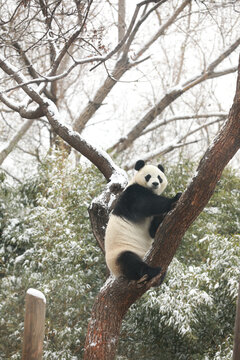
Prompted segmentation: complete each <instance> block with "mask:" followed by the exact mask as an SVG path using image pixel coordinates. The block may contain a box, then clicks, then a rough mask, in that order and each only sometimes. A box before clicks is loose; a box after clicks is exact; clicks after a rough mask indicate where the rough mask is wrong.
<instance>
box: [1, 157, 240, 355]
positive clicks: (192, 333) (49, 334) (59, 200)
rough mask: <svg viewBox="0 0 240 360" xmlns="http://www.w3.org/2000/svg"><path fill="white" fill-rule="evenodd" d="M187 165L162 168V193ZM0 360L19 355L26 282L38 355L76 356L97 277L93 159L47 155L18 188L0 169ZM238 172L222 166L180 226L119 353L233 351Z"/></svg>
mask: <svg viewBox="0 0 240 360" xmlns="http://www.w3.org/2000/svg"><path fill="white" fill-rule="evenodd" d="M193 173H194V164H191V163H189V162H187V163H179V164H178V165H177V166H174V167H172V168H170V169H169V170H168V171H167V176H168V179H169V186H168V189H167V192H166V194H167V195H174V194H175V193H176V192H178V191H184V189H185V187H186V186H187V183H188V181H189V179H191V177H192V174H193ZM0 185H1V188H0V240H1V243H0V267H1V269H0V276H1V282H0V338H1V342H0V359H1V360H3V359H4V360H5V359H11V360H14V359H20V358H21V355H20V354H21V346H22V333H23V319H24V298H25V294H26V291H27V289H28V288H30V287H33V288H36V289H38V290H41V291H43V292H44V294H45V295H46V298H47V316H46V336H45V343H44V359H49V360H53V359H58V360H59V359H64V360H65V359H71V360H75V359H81V358H82V349H83V346H84V338H85V333H86V327H87V323H88V318H89V316H90V312H91V307H92V304H93V301H94V299H95V297H96V295H97V293H98V291H99V289H100V287H101V286H102V285H103V282H104V278H105V274H106V273H105V263H104V258H103V255H102V253H101V251H100V250H99V248H98V246H97V244H96V241H95V239H94V238H93V236H92V232H91V228H90V224H89V217H88V212H87V207H88V205H89V204H90V202H91V200H92V199H93V198H94V197H95V196H96V195H97V194H98V193H100V191H101V189H102V177H101V176H100V174H99V173H98V172H97V171H96V170H95V169H94V168H92V167H86V168H84V167H79V168H77V169H71V167H70V165H69V163H68V160H66V159H65V158H64V156H62V155H61V154H53V155H52V156H49V157H48V158H47V159H46V161H45V162H44V164H42V166H41V167H40V169H39V172H38V175H37V176H35V177H34V178H32V179H29V180H28V181H27V182H25V183H24V184H23V185H21V186H20V187H18V188H15V189H13V188H10V187H8V186H7V185H6V184H5V181H4V177H1V176H0ZM239 185H240V180H239V178H238V177H237V176H236V175H235V174H234V173H233V172H231V171H229V170H226V171H225V173H224V175H223V177H222V179H221V180H220V182H219V184H218V186H217V188H216V191H215V194H214V196H213V198H212V199H211V200H210V202H209V205H208V207H207V208H206V209H204V211H203V212H202V214H201V215H200V216H199V218H198V219H197V220H196V221H195V223H194V224H193V225H192V226H191V228H190V229H189V231H188V232H187V233H186V234H185V237H184V239H183V240H182V244H181V247H180V249H179V250H178V252H177V255H176V257H175V259H174V260H173V262H172V263H171V265H170V267H169V270H168V274H167V278H166V280H165V282H164V284H163V285H162V286H161V287H160V288H154V289H151V290H149V291H148V292H147V293H146V294H145V295H144V296H143V297H142V298H141V299H140V300H139V301H138V302H137V303H136V304H134V305H133V306H132V308H131V311H129V313H128V315H127V318H126V319H125V321H124V324H123V329H122V338H121V341H120V348H119V357H118V358H119V359H122V360H123V359H132V360H141V359H144V360H172V359H174V360H175V359H179V360H181V359H183V360H188V359H189V360H190V359H191V360H228V359H231V349H232V342H233V327H234V317H235V304H236V295H237V282H238V277H239V257H240V246H239V240H240V236H239V208H240V207H239V203H240V202H239V196H240V195H239V187H240V186H239Z"/></svg>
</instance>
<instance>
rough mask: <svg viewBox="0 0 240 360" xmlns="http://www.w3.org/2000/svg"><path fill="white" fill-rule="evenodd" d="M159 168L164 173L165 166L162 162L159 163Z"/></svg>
mask: <svg viewBox="0 0 240 360" xmlns="http://www.w3.org/2000/svg"><path fill="white" fill-rule="evenodd" d="M158 168H159V169H160V170H161V171H162V172H163V173H164V167H163V166H162V165H161V164H159V165H158Z"/></svg>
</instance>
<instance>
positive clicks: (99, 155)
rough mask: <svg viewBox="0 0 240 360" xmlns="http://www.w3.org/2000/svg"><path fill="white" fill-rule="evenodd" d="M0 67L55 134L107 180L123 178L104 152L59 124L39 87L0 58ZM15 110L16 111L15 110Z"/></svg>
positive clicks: (57, 116) (50, 102) (49, 102)
mask: <svg viewBox="0 0 240 360" xmlns="http://www.w3.org/2000/svg"><path fill="white" fill-rule="evenodd" d="M0 67H1V68H2V70H3V71H5V72H6V73H7V74H8V75H10V76H11V77H12V78H13V79H14V80H15V81H16V82H17V83H18V84H21V88H22V89H23V90H24V92H25V93H26V94H27V95H28V96H29V98H30V99H31V100H33V101H35V102H36V103H37V104H38V105H39V107H40V109H41V112H42V114H43V115H45V116H46V117H47V119H48V121H49V123H50V124H51V125H52V127H53V129H54V131H55V132H56V134H57V135H59V136H60V137H61V138H62V139H63V140H64V141H66V142H67V143H68V144H69V145H70V146H72V147H73V148H74V149H76V150H77V151H79V152H80V153H81V154H82V155H84V156H85V157H86V158H87V159H88V160H90V161H91V162H92V163H93V164H94V165H95V166H96V167H97V168H98V169H99V170H100V171H101V172H102V174H103V175H104V176H105V178H106V179H107V180H110V178H111V176H112V175H113V174H115V173H117V174H122V176H123V177H125V174H124V173H123V171H122V170H121V169H120V168H119V167H118V166H116V164H115V163H114V162H113V160H112V159H111V157H110V156H109V155H108V154H107V153H106V152H104V151H103V150H101V149H98V148H96V147H94V146H93V145H91V144H89V143H88V142H87V141H86V140H85V139H84V138H83V137H81V136H80V134H79V133H77V132H74V131H73V130H72V129H70V128H69V127H68V126H66V125H64V124H63V123H62V122H61V117H60V114H59V112H58V109H57V107H56V106H55V104H54V103H53V102H52V101H51V100H49V99H46V98H45V97H44V96H41V94H40V91H41V89H42V88H40V87H39V88H38V89H37V90H35V89H34V88H33V87H32V86H30V85H28V84H27V80H26V78H25V77H24V76H23V74H21V73H20V71H18V69H17V68H16V67H14V66H13V65H11V64H10V63H9V62H8V61H7V60H6V59H3V58H2V57H1V56H0ZM2 98H3V99H4V100H5V103H7V102H6V97H2ZM8 105H11V106H12V105H13V103H11V104H10V101H9V102H8ZM15 110H17V108H16V109H15Z"/></svg>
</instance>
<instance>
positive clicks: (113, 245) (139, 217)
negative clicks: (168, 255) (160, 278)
mask: <svg viewBox="0 0 240 360" xmlns="http://www.w3.org/2000/svg"><path fill="white" fill-rule="evenodd" d="M135 170H137V173H136V174H135V176H134V177H133V179H132V180H131V181H130V182H129V184H128V185H127V187H126V188H125V190H124V191H123V192H122V194H121V195H120V196H119V198H118V200H117V202H116V205H115V207H114V210H113V212H112V213H111V215H110V217H109V222H108V225H107V229H106V235H105V256H106V263H107V266H108V268H109V270H110V271H111V273H112V274H113V275H114V276H115V277H119V276H124V277H126V278H127V279H129V280H139V279H141V278H142V277H144V276H145V277H146V278H147V281H148V280H150V279H152V278H153V277H155V276H156V275H158V274H159V273H160V271H161V269H160V268H159V267H156V268H153V267H151V266H149V265H147V264H146V263H145V262H144V261H143V260H142V259H143V257H144V255H145V254H146V252H147V251H148V250H149V249H150V247H151V245H152V242H153V238H154V236H155V233H156V230H157V228H158V225H159V223H160V222H161V220H160V218H159V217H158V216H159V215H160V216H161V215H162V214H163V213H167V212H168V211H170V210H171V209H172V207H173V204H174V203H175V202H176V201H177V200H178V199H179V197H180V196H181V194H180V193H178V194H177V195H176V196H175V197H174V198H171V199H170V198H166V197H164V196H161V194H162V192H163V191H164V190H165V188H166V186H167V183H168V182H167V178H166V176H165V175H164V169H163V167H162V166H161V165H158V167H157V166H153V165H145V162H144V161H143V160H138V161H137V162H136V164H135Z"/></svg>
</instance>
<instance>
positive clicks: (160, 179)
mask: <svg viewBox="0 0 240 360" xmlns="http://www.w3.org/2000/svg"><path fill="white" fill-rule="evenodd" d="M158 180H159V181H160V183H162V182H163V180H162V178H161V176H160V175H158Z"/></svg>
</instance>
